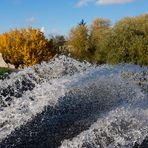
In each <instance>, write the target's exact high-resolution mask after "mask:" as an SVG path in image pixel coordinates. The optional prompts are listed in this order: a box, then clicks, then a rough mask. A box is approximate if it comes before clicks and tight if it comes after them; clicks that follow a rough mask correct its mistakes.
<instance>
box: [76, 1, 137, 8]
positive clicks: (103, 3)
mask: <svg viewBox="0 0 148 148" xmlns="http://www.w3.org/2000/svg"><path fill="white" fill-rule="evenodd" d="M133 1H134V0H79V2H78V3H77V4H76V7H82V6H85V5H87V4H88V3H90V2H92V3H95V4H98V5H111V4H124V3H130V2H133Z"/></svg>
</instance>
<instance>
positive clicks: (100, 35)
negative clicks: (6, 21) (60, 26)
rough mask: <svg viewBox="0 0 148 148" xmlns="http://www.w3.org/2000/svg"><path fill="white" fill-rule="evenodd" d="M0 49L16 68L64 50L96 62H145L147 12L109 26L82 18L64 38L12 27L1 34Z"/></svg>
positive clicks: (105, 21) (103, 21) (100, 20)
mask: <svg viewBox="0 0 148 148" xmlns="http://www.w3.org/2000/svg"><path fill="white" fill-rule="evenodd" d="M0 52H1V53H2V55H3V58H4V60H5V61H6V62H7V63H10V64H13V65H15V67H16V68H18V67H22V68H23V67H24V66H31V65H34V64H37V63H40V62H42V61H48V60H49V59H51V58H52V57H53V56H54V55H55V54H67V55H70V56H72V57H74V58H76V59H79V60H81V61H83V60H86V61H89V62H91V63H96V64H105V63H109V64H117V63H133V64H138V65H144V66H148V14H144V15H140V16H137V17H125V18H123V19H121V20H120V21H118V22H117V23H116V24H115V25H114V26H111V24H110V20H109V19H103V18H96V19H95V20H94V21H93V22H92V23H91V24H90V25H87V24H86V23H85V22H84V20H82V21H81V22H80V23H79V24H78V25H77V26H76V27H74V28H72V29H71V31H70V32H69V35H68V37H67V38H65V37H64V36H61V35H57V36H50V37H49V39H47V38H46V37H45V35H44V33H43V32H41V31H40V30H39V29H33V28H31V27H29V28H28V30H27V29H25V28H22V29H21V30H18V29H14V30H11V31H10V32H7V33H3V34H1V35H0Z"/></svg>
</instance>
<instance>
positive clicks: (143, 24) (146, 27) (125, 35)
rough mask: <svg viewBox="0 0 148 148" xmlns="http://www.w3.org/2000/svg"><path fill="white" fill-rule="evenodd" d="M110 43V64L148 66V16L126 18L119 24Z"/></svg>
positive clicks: (114, 29)
mask: <svg viewBox="0 0 148 148" xmlns="http://www.w3.org/2000/svg"><path fill="white" fill-rule="evenodd" d="M108 42H109V44H108V45H109V46H108V47H106V48H109V49H110V52H109V54H108V62H109V63H112V64H116V63H123V62H124V63H125V62H126V63H134V64H139V65H148V15H141V16H138V17H126V18H124V19H122V20H120V21H119V22H117V23H116V24H115V26H114V27H113V29H112V31H111V37H110V39H109V40H108Z"/></svg>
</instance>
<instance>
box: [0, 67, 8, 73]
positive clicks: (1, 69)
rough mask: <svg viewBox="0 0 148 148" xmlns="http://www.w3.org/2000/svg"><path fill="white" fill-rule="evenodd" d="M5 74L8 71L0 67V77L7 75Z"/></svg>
mask: <svg viewBox="0 0 148 148" xmlns="http://www.w3.org/2000/svg"><path fill="white" fill-rule="evenodd" d="M7 72H10V69H8V68H4V67H0V75H3V74H5V73H7Z"/></svg>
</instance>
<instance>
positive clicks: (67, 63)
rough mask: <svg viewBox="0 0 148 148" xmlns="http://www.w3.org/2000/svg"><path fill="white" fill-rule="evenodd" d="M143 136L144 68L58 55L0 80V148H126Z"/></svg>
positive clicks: (147, 103) (146, 112)
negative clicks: (90, 61)
mask: <svg viewBox="0 0 148 148" xmlns="http://www.w3.org/2000/svg"><path fill="white" fill-rule="evenodd" d="M147 135H148V69H147V67H139V66H136V65H130V64H127V65H126V64H125V65H116V66H110V65H102V66H100V67H97V66H92V65H90V64H89V63H80V62H78V61H76V60H74V59H72V58H69V57H66V56H60V57H57V58H55V59H53V60H52V61H51V62H49V63H45V62H44V63H42V64H41V65H35V66H33V67H31V68H25V69H24V70H22V71H20V72H18V73H12V74H11V75H10V76H9V77H8V78H6V79H4V80H0V147H21V146H26V147H45V148H46V147H51V148H55V147H60V145H61V147H62V148H84V147H86V148H89V147H90V148H93V147H95V148H98V147H104V148H105V147H109V148H112V147H132V146H134V144H135V142H137V143H141V142H142V141H143V140H144V138H145V137H146V136H147ZM66 139H67V140H66Z"/></svg>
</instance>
